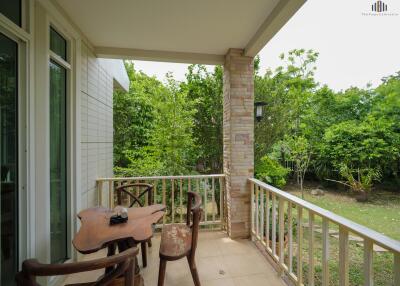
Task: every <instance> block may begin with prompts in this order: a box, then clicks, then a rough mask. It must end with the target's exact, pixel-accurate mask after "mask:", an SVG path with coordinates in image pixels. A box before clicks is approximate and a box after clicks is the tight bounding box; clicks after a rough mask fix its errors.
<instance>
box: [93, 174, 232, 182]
mask: <svg viewBox="0 0 400 286" xmlns="http://www.w3.org/2000/svg"><path fill="white" fill-rule="evenodd" d="M224 177H225V175H224V174H210V175H183V176H150V177H114V178H97V179H96V181H97V182H101V181H118V182H119V181H137V180H162V179H166V180H170V179H174V180H176V179H205V178H224Z"/></svg>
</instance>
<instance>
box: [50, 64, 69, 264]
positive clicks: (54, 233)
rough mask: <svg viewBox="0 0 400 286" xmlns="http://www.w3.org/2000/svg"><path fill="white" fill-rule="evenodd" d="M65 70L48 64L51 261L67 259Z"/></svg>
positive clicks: (56, 65)
mask: <svg viewBox="0 0 400 286" xmlns="http://www.w3.org/2000/svg"><path fill="white" fill-rule="evenodd" d="M66 79H67V75H66V70H65V69H64V68H63V67H61V66H59V65H58V64H56V63H55V62H53V61H51V62H50V202H51V206H50V216H51V217H50V231H51V262H60V261H63V260H65V259H67V182H66V172H67V168H66V165H67V161H66V152H67V149H66Z"/></svg>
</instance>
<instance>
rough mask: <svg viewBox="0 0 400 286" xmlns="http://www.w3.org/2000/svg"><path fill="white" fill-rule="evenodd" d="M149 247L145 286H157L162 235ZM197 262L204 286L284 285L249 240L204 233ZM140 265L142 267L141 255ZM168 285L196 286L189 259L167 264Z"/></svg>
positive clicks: (76, 278) (75, 278)
mask: <svg viewBox="0 0 400 286" xmlns="http://www.w3.org/2000/svg"><path fill="white" fill-rule="evenodd" d="M152 241H153V246H152V247H151V248H148V256H149V257H148V265H147V267H146V268H144V269H142V270H141V273H142V275H143V278H144V284H145V285H157V278H158V263H159V258H158V248H159V243H160V236H159V235H156V236H155V238H153V240H152ZM106 254H107V253H106V251H101V252H98V253H95V254H92V255H87V256H85V257H84V259H85V260H90V259H94V258H99V257H104V256H106ZM196 256H197V258H196V262H197V267H198V271H199V276H200V280H201V283H202V285H203V286H214V285H215V286H216V285H220V286H233V285H237V286H242V285H243V286H245V285H252V286H258V285H260V286H261V285H271V286H284V285H285V284H284V282H283V281H282V280H281V279H280V278H279V276H278V274H277V272H276V271H275V270H274V268H273V267H272V266H271V265H270V264H269V263H268V261H267V260H266V259H265V257H264V256H263V255H262V254H261V252H260V251H259V250H258V249H257V247H256V246H255V245H254V244H253V243H252V242H251V241H250V240H247V239H240V240H232V239H230V238H229V237H228V236H227V235H226V233H225V232H222V231H202V232H201V233H200V235H199V244H198V248H197V252H196ZM138 260H139V265H142V262H141V258H140V255H139V256H138ZM101 274H102V271H97V272H90V273H85V274H83V275H72V276H70V277H69V278H68V280H67V281H66V283H78V282H80V283H84V282H89V281H93V280H95V279H96V278H97V277H99V276H100V275H101ZM164 285H165V286H174V285H176V286H177V285H179V286H186V285H188V286H192V285H193V280H192V276H191V275H190V270H189V267H188V265H187V261H186V260H185V259H181V260H178V261H174V262H170V263H168V265H167V274H166V279H165V284H164Z"/></svg>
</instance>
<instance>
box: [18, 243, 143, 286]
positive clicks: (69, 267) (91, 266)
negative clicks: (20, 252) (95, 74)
mask: <svg viewBox="0 0 400 286" xmlns="http://www.w3.org/2000/svg"><path fill="white" fill-rule="evenodd" d="M138 251H139V250H138V249H137V248H130V249H127V250H125V251H124V252H121V253H119V254H117V255H113V256H109V257H104V258H100V259H95V260H90V261H83V262H74V263H65V264H42V263H39V262H38V261H37V260H36V259H28V260H25V261H24V262H23V263H22V270H21V271H20V272H18V274H17V275H16V277H15V280H16V282H17V285H18V286H39V284H38V283H36V277H37V276H58V275H68V274H74V273H80V272H86V271H92V270H97V269H105V268H107V267H114V268H113V269H112V271H110V272H108V273H106V274H105V275H103V276H101V277H100V278H99V279H98V280H97V281H95V282H93V284H91V285H93V286H106V285H109V284H110V283H112V282H113V281H114V280H115V279H117V278H118V277H120V276H121V275H123V276H124V278H125V280H126V281H127V283H130V284H126V285H133V279H134V269H135V256H136V255H137V254H138ZM78 285H81V284H78Z"/></svg>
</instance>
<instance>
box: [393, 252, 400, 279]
mask: <svg viewBox="0 0 400 286" xmlns="http://www.w3.org/2000/svg"><path fill="white" fill-rule="evenodd" d="M393 273H394V285H400V253H399V252H395V253H394V263H393Z"/></svg>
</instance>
